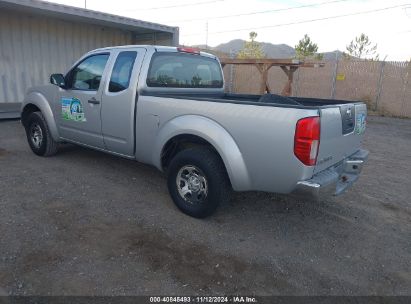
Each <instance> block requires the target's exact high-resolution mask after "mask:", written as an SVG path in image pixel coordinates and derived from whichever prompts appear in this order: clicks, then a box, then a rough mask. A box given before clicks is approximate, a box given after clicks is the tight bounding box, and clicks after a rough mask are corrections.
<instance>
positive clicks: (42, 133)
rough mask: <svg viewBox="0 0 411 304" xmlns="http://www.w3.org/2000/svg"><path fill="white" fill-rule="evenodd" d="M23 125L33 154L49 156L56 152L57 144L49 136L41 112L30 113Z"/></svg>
mask: <svg viewBox="0 0 411 304" xmlns="http://www.w3.org/2000/svg"><path fill="white" fill-rule="evenodd" d="M24 125H25V127H26V135H27V140H28V142H29V145H30V148H31V150H32V151H33V152H34V153H35V154H37V155H40V156H51V155H53V154H55V153H56V152H57V142H56V141H55V140H54V139H53V137H52V136H51V133H50V130H49V128H48V126H47V122H46V120H45V118H44V116H43V114H41V112H33V113H31V114H30V115H29V117H28V118H27V121H26V122H25V124H24Z"/></svg>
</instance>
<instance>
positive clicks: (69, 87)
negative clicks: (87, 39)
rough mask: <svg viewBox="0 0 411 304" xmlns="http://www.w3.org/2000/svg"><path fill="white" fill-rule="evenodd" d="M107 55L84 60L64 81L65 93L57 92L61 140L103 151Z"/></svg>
mask: <svg viewBox="0 0 411 304" xmlns="http://www.w3.org/2000/svg"><path fill="white" fill-rule="evenodd" d="M109 58H110V53H109V52H105V53H98V54H93V55H90V56H88V57H86V58H84V59H83V60H82V61H81V62H80V63H78V64H77V65H76V66H75V67H74V68H72V69H71V71H70V72H69V73H67V75H66V77H65V82H66V89H61V90H59V95H58V99H59V100H58V102H57V103H56V105H57V107H58V109H57V113H59V115H57V116H58V120H59V123H58V126H59V133H60V136H61V137H62V138H63V139H67V140H69V141H74V142H78V143H82V144H85V145H88V146H92V147H97V148H102V149H103V148H104V141H103V136H102V133H101V115H100V114H101V113H100V112H101V95H102V88H103V85H104V83H105V81H106V79H105V76H104V75H105V73H104V72H105V69H106V68H107V63H108V60H109Z"/></svg>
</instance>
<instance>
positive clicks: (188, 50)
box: [177, 47, 200, 54]
mask: <svg viewBox="0 0 411 304" xmlns="http://www.w3.org/2000/svg"><path fill="white" fill-rule="evenodd" d="M177 51H179V52H184V53H192V54H200V50H199V49H196V48H192V47H179V48H177Z"/></svg>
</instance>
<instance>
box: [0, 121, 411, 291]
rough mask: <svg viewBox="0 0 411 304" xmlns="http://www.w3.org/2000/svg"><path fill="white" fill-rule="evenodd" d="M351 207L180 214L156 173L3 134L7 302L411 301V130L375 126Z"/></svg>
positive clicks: (340, 202)
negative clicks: (251, 297) (35, 146)
mask: <svg viewBox="0 0 411 304" xmlns="http://www.w3.org/2000/svg"><path fill="white" fill-rule="evenodd" d="M364 145H365V147H366V148H367V149H369V150H370V151H371V155H370V161H369V163H368V165H367V166H366V168H365V169H364V171H363V174H362V177H361V178H360V180H359V182H358V183H357V184H356V185H355V186H354V187H353V188H352V189H351V190H350V191H349V192H348V193H346V194H345V195H344V196H341V197H337V198H330V199H328V200H326V201H321V202H319V203H307V202H302V201H296V200H293V199H290V198H285V197H281V196H275V195H271V194H264V193H242V194H237V195H235V197H234V199H233V200H232V202H231V203H230V204H227V205H224V206H222V207H221V208H220V209H219V210H218V212H217V214H215V216H213V217H211V218H209V219H206V220H197V219H193V218H190V217H187V216H185V215H184V214H182V213H181V212H179V211H178V210H177V209H176V208H175V207H174V204H173V203H172V201H171V200H170V198H169V196H168V193H167V188H166V183H165V178H164V177H163V176H162V174H161V173H160V172H158V171H157V170H156V169H154V168H151V167H149V166H146V165H142V164H138V163H135V162H132V161H129V160H124V159H119V158H115V157H113V156H110V155H106V154H103V153H99V152H95V151H92V150H88V149H84V148H80V147H75V146H71V145H66V146H65V147H64V148H63V149H62V150H61V152H60V153H59V154H58V155H56V156H54V157H51V158H40V157H37V156H35V155H34V154H33V153H32V152H31V151H30V150H29V147H28V145H27V143H26V139H25V135H24V131H23V128H22V127H21V125H20V123H19V122H18V121H3V122H0V215H1V219H0V295H1V294H3V295H7V294H12V295H23V294H25V295H33V294H34V295H136V294H146V295H153V294H154V295H156V294H159V293H161V294H167V295H173V294H174V295H187V294H208V295H210V294H214V295H217V294H256V295H268V294H282V295H288V294H299V295H302V294H307V295H319V294H321V295H354V294H355V295H371V294H372V295H406V294H408V295H410V294H411V200H410V195H411V187H410V186H411V184H410V180H411V120H400V119H393V118H384V117H371V118H370V119H369V125H368V130H367V135H366V139H365V143H364Z"/></svg>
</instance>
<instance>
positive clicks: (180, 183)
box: [176, 165, 208, 204]
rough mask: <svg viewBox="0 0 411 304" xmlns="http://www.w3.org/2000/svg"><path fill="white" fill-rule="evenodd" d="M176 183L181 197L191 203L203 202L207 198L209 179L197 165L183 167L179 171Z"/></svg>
mask: <svg viewBox="0 0 411 304" xmlns="http://www.w3.org/2000/svg"><path fill="white" fill-rule="evenodd" d="M176 184H177V190H178V193H179V195H180V196H181V198H182V199H184V200H185V201H186V202H188V203H190V204H201V203H203V202H204V201H205V199H206V198H207V194H208V183H207V179H206V177H205V174H204V173H203V171H201V170H200V169H199V168H197V167H196V166H193V165H187V166H184V167H182V168H181V169H180V170H179V171H178V173H177V177H176Z"/></svg>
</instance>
